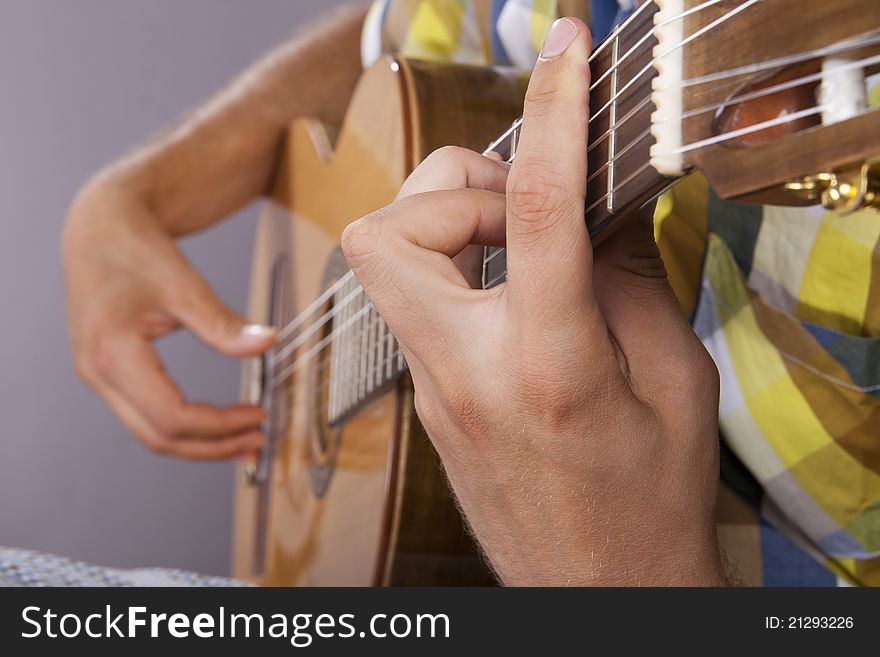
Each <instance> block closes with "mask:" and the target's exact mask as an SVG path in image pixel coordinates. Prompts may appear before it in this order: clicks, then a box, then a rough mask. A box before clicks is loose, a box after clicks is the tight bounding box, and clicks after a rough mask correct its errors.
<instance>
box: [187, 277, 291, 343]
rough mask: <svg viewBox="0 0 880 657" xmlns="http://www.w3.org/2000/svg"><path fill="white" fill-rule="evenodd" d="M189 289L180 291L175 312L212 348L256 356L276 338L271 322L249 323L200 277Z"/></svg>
mask: <svg viewBox="0 0 880 657" xmlns="http://www.w3.org/2000/svg"><path fill="white" fill-rule="evenodd" d="M195 288H196V289H194V290H193V292H192V293H190V294H186V295H180V296H179V297H178V299H181V300H180V301H179V302H178V303H177V304H175V305H174V307H173V308H172V312H173V314H174V316H175V317H176V318H177V319H178V321H180V322H181V323H182V324H183V325H184V326H186V327H187V328H188V329H189V330H190V331H192V332H193V333H194V334H195V335H196V337H198V338H199V339H200V340H201V341H202V342H204V343H205V344H207V345H208V346H209V347H211V348H212V349H215V350H216V351H219V352H220V353H221V354H224V355H226V356H231V357H233V358H243V357H246V356H256V355H258V354H261V353H263V352H264V351H266V350H267V349H268V348H269V347H271V346H272V344H273V343H274V342H275V336H276V333H277V332H276V330H275V329H274V328H272V327H271V326H263V325H261V324H253V323H248V322H247V321H246V320H245V319H244V318H243V317H241V316H240V315H238V314H237V313H235V312H234V311H232V310H231V309H230V308H229V307H227V306H226V305H225V304H224V303H223V302H222V301H220V299H218V298H217V295H216V294H214V291H213V290H212V289H211V288H210V286H208V284H207V283H205V282H204V281H202V280H199V281H198V282H197V283H196V284H195Z"/></svg>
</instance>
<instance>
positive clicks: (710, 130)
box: [683, 0, 880, 204]
mask: <svg viewBox="0 0 880 657" xmlns="http://www.w3.org/2000/svg"><path fill="white" fill-rule="evenodd" d="M700 4H702V0H686V2H685V5H686V7H687V8H688V9H691V8H693V7H696V6H698V5H700ZM742 4H743V0H737V1H731V2H726V3H720V4H719V5H717V6H714V7H709V8H707V9H704V10H702V11H699V12H697V13H694V14H692V15H690V16H689V17H688V18H687V19H686V20H685V33H686V34H695V33H696V32H697V31H699V30H701V29H702V28H704V27H706V26H708V25H710V24H711V23H713V22H716V21H719V19H721V18H723V16H724V15H725V14H726V13H727V12H730V11H731V10H732V9H734V8H735V7H737V6H740V5H742ZM878 31H880V7H878V3H877V0H834V1H833V2H809V3H805V2H804V1H803V0H763V1H762V2H757V3H755V4H754V5H751V6H749V7H746V8H745V9H744V10H743V11H741V12H740V13H739V14H737V15H736V16H734V17H733V18H731V19H730V20H726V21H724V22H720V23H718V24H717V25H716V26H715V27H714V28H713V29H712V30H711V32H708V33H707V34H706V35H705V37H702V38H696V39H693V40H692V41H690V42H689V43H687V44H686V45H685V46H684V61H685V71H684V77H685V79H687V80H690V79H695V78H699V77H701V76H704V75H708V74H713V73H717V72H719V71H724V70H728V69H734V68H736V67H741V66H748V65H750V64H754V63H756V62H766V61H771V60H775V59H778V58H781V57H788V56H797V55H799V54H802V53H806V52H811V51H814V50H816V49H820V48H825V47H828V46H832V45H834V44H838V43H840V42H843V41H846V40H849V39H853V38H856V37H859V36H863V35H869V34H873V33H877V32H878ZM853 53H854V54H857V55H858V56H861V57H865V56H867V55H869V54H878V53H880V46H873V47H870V48H868V49H864V48H862V49H859V50H854V51H853ZM811 69H812V70H813V71H818V70H819V61H818V60H816V59H813V60H808V62H805V63H800V64H798V65H797V66H795V65H792V66H791V67H778V68H774V69H770V70H765V71H762V72H759V73H744V74H741V75H735V76H731V77H727V78H725V79H723V80H717V81H713V82H710V83H705V84H699V85H692V86H688V87H687V88H686V90H685V95H684V109H685V112H687V111H689V110H695V109H698V108H702V107H706V106H713V105H723V104H724V103H725V101H729V100H730V99H731V97H734V96H737V95H742V94H744V93H747V92H748V91H750V90H752V89H755V88H757V87H760V85H761V83H764V82H766V80H767V79H772V78H774V77H775V78H776V79H777V81H778V80H782V79H784V78H785V77H786V75H787V74H789V75H790V74H792V73H795V74H797V75H803V74H807V73H809V72H810V70H811ZM813 86H815V85H813ZM811 101H812V102H813V103H815V98H814V97H811V96H810V95H809V94H807V95H803V94H802V93H800V94H799V93H798V92H797V90H793V91H791V92H789V93H783V94H774V95H771V96H766V97H764V98H761V99H756V100H754V101H748V102H747V103H746V106H745V107H743V108H739V109H738V110H736V111H738V112H740V113H742V114H744V115H745V116H741V117H740V120H739V122H738V126H739V127H746V126H747V125H754V124H756V123H757V122H758V121H759V120H766V119H768V118H776V117H780V116H783V115H784V114H785V113H786V112H788V113H791V112H792V111H793V110H795V109H806V108H804V107H802V105H804V104H806V103H809V102H811ZM716 114H717V112H715V111H707V112H702V113H700V114H698V115H696V116H693V117H691V118H688V119H686V120H685V121H684V126H683V127H684V144H690V143H695V142H700V141H702V140H705V139H709V138H711V137H713V136H715V135H717V134H721V132H723V130H719V124H718V123H717V122H716ZM721 127H723V126H721ZM798 128H800V130H799V131H794V130H791V129H789V130H785V129H779V130H774V131H764V132H763V133H762V134H761V137H763V138H759V139H753V140H748V139H739V140H730V141H725V142H722V143H719V144H715V145H712V146H708V147H704V148H700V149H697V150H693V151H690V152H688V153H685V160H686V162H687V164H688V165H690V166H692V167H695V168H698V169H700V170H701V171H702V172H703V173H704V174H705V176H706V178H707V179H708V180H709V184H710V185H711V186H712V188H713V189H714V190H715V192H716V193H717V194H718V195H719V196H721V197H722V198H737V199H740V200H751V201H761V202H774V203H780V204H798V203H800V200H799V199H798V198H796V197H794V196H790V195H788V194H786V193H784V192H783V191H782V186H783V185H784V183H786V182H788V181H790V180H795V179H798V178H801V177H803V176H807V175H813V174H816V173H819V172H822V171H830V170H841V169H848V168H851V167H854V166H858V165H861V163H862V162H863V161H864V160H866V159H868V158H870V157H873V156H876V154H877V153H878V152H880V110H878V109H874V110H870V111H867V112H865V113H864V114H862V115H861V116H859V117H856V118H854V119H852V120H850V121H847V122H845V123H838V124H835V125H830V126H821V125H817V122H816V121H803V122H800V125H799V126H798Z"/></svg>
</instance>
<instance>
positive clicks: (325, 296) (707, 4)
mask: <svg viewBox="0 0 880 657" xmlns="http://www.w3.org/2000/svg"><path fill="white" fill-rule="evenodd" d="M721 1H722V0H708V1H707V2H703V3H702V4H700V5H697V6H695V7H692V8H691V9H688V10H686V11H683V12H681V13H680V14H678V15H676V16H672V17H670V18H668V19H666V20H665V21H663V22H662V23H660V25H667V24H671V23H673V22H675V21H678V20H683V19H684V18H685V17H687V16H690V15H692V14H695V13H697V12H699V11H702V10H703V9H706V8H708V7H710V6H712V5H715V4H718V2H721ZM652 4H653V3H650V2H646V3H643V4H642V5H640V6H639V7H638V8H637V9H636V10H635V11H634V12H633V13H632V14H630V16H629V17H628V18H627V19H626V20H624V21H623V22H622V23H621V24H620V25H618V26H617V27H616V28H615V29H614V30H613V31H612V32H611V34H609V35H608V37H607V38H606V39H604V40H603V41H602V43H600V44H599V46H597V47H596V49H595V50H594V51H593V52H592V53H591V54H590V56H589V58H588V61H589V62H592V61H593V60H594V59H595V58H596V57H598V56H599V55H600V54H601V53H602V52H603V51H604V50H605V49H606V48H607V47H608V45H609V44H610V43H612V41H613V40H614V39H615V38H617V37H618V36H619V35H620V33H621V32H622V31H623V30H625V29H626V28H627V27H629V26H630V25H631V24H632V23H633V22H635V21H636V20H637V19H638V18H639V17H640V16H641V14H642V13H644V12H645V11H647V9H648V7H650V6H651V5H652ZM656 27H657V26H654V27H652V28H651V29H650V30H649V31H648V33H647V35H650V34H653V31H654V29H656ZM647 35H646V36H647ZM645 38H646V37H643V38H642V40H640V41H639V43H638V44H637V45H636V46H634V47H633V48H631V49H630V51H628V52H627V53H626V55H624V56H623V58H622V59H621V61H619V62H618V64H617V65H616V66H615V67H614V68H613V69H609V70H608V71H606V72H605V73H604V74H603V75H605V74H607V73H609V72H611V71H612V70H616V69H617V68H618V67H619V66H620V65H621V64H622V63H623V59H625V58H626V57H627V56H628V55H629V54H631V53H632V51H633V50H634V49H635V48H636V47H638V46H639V45H640V44H641V43H642V42H643V41H644V39H645ZM596 84H598V82H597V83H595V84H593V85H591V87H590V90H591V91H592V89H593V88H595V86H596ZM520 120H521V119H520ZM509 132H510V130H508V131H507V132H505V133H504V135H502V136H501V137H499V138H498V139H497V140H496V142H500V141H501V140H503V139H504V138H505V137H506V136H507V134H508V133H509ZM493 143H495V142H493ZM353 275H354V274H353V272H349V273H348V274H346V275H345V276H344V277H343V279H345V280H343V279H340V280H339V281H337V284H338V285H339V286H341V285H344V284H345V282H347V280H348V279H350V278H351V277H352V276H353ZM337 289H338V288H337ZM333 292H335V289H328V290H326V291H325V292H324V293H323V294H322V296H321V297H319V298H318V299H316V300H315V301H314V302H313V303H312V304H311V305H310V306H309V307H308V308H306V310H304V311H303V312H302V313H300V315H298V316H297V317H296V318H295V319H294V320H292V321H291V322H290V323H289V324H288V325H286V326H285V327H283V328H282V329H281V330H280V331H279V332H278V335H277V336H276V340H284V339H285V338H286V337H287V336H288V335H290V334H291V333H292V332H293V331H294V330H295V329H296V327H297V326H299V325H300V324H301V323H302V322H303V321H305V318H307V317H308V316H309V315H310V314H311V313H313V312H314V311H315V310H316V308H317V307H320V306H321V305H323V304H324V303H325V302H326V301H327V299H328V298H329V297H330V296H331V295H332V294H333Z"/></svg>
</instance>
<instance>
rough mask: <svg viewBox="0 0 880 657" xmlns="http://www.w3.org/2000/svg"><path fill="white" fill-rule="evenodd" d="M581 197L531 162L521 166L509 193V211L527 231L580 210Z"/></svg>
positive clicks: (540, 227)
mask: <svg viewBox="0 0 880 657" xmlns="http://www.w3.org/2000/svg"><path fill="white" fill-rule="evenodd" d="M578 203H579V199H578V198H577V197H576V196H574V195H573V194H571V193H570V192H568V191H567V190H565V189H564V188H563V187H561V186H560V185H559V184H558V183H556V182H553V181H552V180H550V179H548V177H547V175H546V173H545V171H543V170H541V171H535V170H534V169H533V168H532V167H531V166H530V167H529V168H528V169H526V170H520V171H519V172H518V176H517V179H516V182H515V183H514V184H512V185H511V186H510V189H509V190H508V193H507V204H508V210H509V212H510V213H511V214H512V215H513V216H514V217H515V218H516V219H517V222H516V223H517V224H518V226H519V227H521V228H522V229H523V230H525V231H527V232H528V231H529V230H533V229H543V228H546V227H548V226H549V225H552V224H553V223H555V222H556V221H558V220H559V219H561V218H563V217H567V216H569V215H571V214H573V213H575V212H576V211H577V208H578Z"/></svg>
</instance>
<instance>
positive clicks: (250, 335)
mask: <svg viewBox="0 0 880 657" xmlns="http://www.w3.org/2000/svg"><path fill="white" fill-rule="evenodd" d="M238 335H239V336H240V337H242V338H244V339H245V340H248V341H254V342H256V341H260V340H265V339H266V338H271V337H274V336H275V329H274V328H272V327H271V326H263V325H262V324H245V325H244V326H242V327H241V330H240V331H239V332H238Z"/></svg>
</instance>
